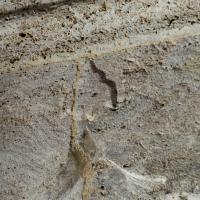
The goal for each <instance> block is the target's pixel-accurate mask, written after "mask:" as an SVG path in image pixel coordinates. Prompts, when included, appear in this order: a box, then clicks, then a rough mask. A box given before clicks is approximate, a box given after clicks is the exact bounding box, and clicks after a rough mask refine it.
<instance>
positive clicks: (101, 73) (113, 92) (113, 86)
mask: <svg viewBox="0 0 200 200" xmlns="http://www.w3.org/2000/svg"><path fill="white" fill-rule="evenodd" d="M90 66H91V69H92V71H93V72H94V73H97V74H98V75H99V77H100V79H101V82H102V83H105V84H106V85H107V86H108V87H109V88H110V97H111V101H112V106H113V107H114V108H116V107H117V95H118V92H117V86H116V83H115V82H114V81H113V80H110V79H108V78H107V77H106V74H105V72H104V71H103V70H101V69H98V68H97V66H96V64H95V62H94V61H93V60H90Z"/></svg>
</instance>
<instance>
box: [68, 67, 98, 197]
mask: <svg viewBox="0 0 200 200" xmlns="http://www.w3.org/2000/svg"><path fill="white" fill-rule="evenodd" d="M79 80H80V66H79V65H77V68H76V75H75V80H74V82H73V86H72V93H73V99H72V108H71V109H72V118H71V123H72V124H71V138H70V139H71V140H70V148H71V151H72V154H73V156H74V158H75V159H76V161H77V163H78V165H79V168H80V172H81V176H82V178H83V181H84V183H83V190H82V200H88V199H89V196H90V193H91V192H92V188H91V182H92V178H93V176H94V173H95V171H94V169H93V165H92V161H91V159H90V156H89V155H88V154H87V153H86V152H85V151H84V149H83V148H82V146H81V145H80V144H79V143H78V142H77V131H78V126H77V104H78V103H77V101H78V83H79Z"/></svg>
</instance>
